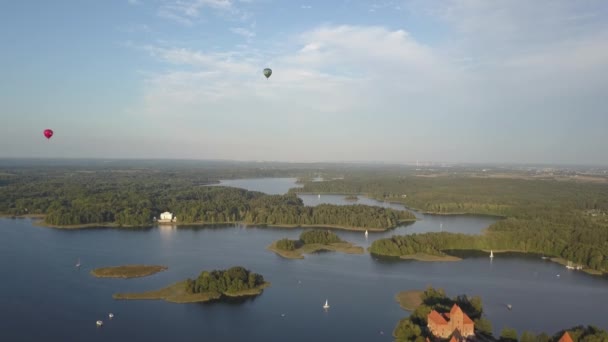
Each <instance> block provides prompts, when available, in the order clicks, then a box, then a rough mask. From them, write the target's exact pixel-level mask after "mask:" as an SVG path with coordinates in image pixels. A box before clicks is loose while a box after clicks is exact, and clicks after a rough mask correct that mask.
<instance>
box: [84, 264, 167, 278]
mask: <svg viewBox="0 0 608 342" xmlns="http://www.w3.org/2000/svg"><path fill="white" fill-rule="evenodd" d="M166 269H167V267H166V266H156V265H124V266H114V267H101V268H96V269H94V270H92V271H91V274H92V275H93V276H95V277H97V278H123V279H128V278H140V277H147V276H150V275H153V274H156V273H158V272H162V271H164V270H166Z"/></svg>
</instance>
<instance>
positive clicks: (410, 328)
mask: <svg viewBox="0 0 608 342" xmlns="http://www.w3.org/2000/svg"><path fill="white" fill-rule="evenodd" d="M393 334H394V335H395V338H396V340H397V341H400V342H401V341H403V342H409V341H414V340H415V339H416V338H417V337H420V336H421V334H422V329H420V326H418V325H417V324H414V323H412V321H411V320H409V319H408V318H404V319H402V320H401V321H399V324H397V327H396V328H395V331H394V332H393Z"/></svg>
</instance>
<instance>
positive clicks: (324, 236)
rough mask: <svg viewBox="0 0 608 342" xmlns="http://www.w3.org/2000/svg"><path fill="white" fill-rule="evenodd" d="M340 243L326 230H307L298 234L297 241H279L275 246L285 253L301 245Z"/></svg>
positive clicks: (338, 239) (337, 238)
mask: <svg viewBox="0 0 608 342" xmlns="http://www.w3.org/2000/svg"><path fill="white" fill-rule="evenodd" d="M335 242H342V240H340V237H338V235H336V234H335V233H332V232H330V231H327V230H317V229H315V230H307V231H304V232H302V234H300V238H299V239H298V240H290V239H281V240H279V241H277V243H276V246H277V248H279V249H282V250H286V251H293V250H295V249H297V248H299V247H301V246H303V245H306V244H313V243H318V244H322V245H328V244H330V243H335Z"/></svg>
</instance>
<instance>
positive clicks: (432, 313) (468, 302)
mask: <svg viewBox="0 0 608 342" xmlns="http://www.w3.org/2000/svg"><path fill="white" fill-rule="evenodd" d="M395 298H396V299H397V302H399V305H400V306H401V307H402V308H403V309H404V310H407V311H411V314H410V315H409V316H408V317H406V318H403V319H401V320H400V321H399V323H398V324H397V326H396V327H395V329H394V331H393V336H394V337H395V340H396V341H398V342H410V341H415V342H425V341H428V340H431V341H439V340H441V341H445V340H448V339H449V338H450V337H454V336H463V337H466V338H469V339H472V340H475V341H486V342H517V341H520V342H539V341H543V342H558V341H566V340H569V341H571V340H574V341H606V340H608V332H607V331H605V330H601V329H598V328H597V327H594V326H587V327H585V326H576V327H572V328H569V329H565V330H561V331H559V332H557V333H555V334H554V335H553V336H549V335H548V334H546V333H540V334H535V333H532V332H529V331H524V332H522V333H521V335H519V336H518V333H517V331H516V330H515V329H512V328H509V327H504V328H503V329H502V330H501V333H500V336H499V337H496V336H494V335H493V328H492V323H491V322H490V320H489V319H488V318H487V317H486V315H485V314H484V312H483V305H482V302H481V298H480V297H479V296H473V297H469V296H467V295H464V294H461V295H458V296H456V297H452V298H450V297H449V296H447V295H446V293H445V291H444V290H443V289H435V288H433V287H432V286H429V287H428V288H427V289H426V290H424V291H419V290H409V291H402V292H399V293H398V294H397V295H396V297H395ZM507 309H508V308H507V306H506V305H505V310H507ZM454 318H456V319H454ZM565 335H568V337H570V338H571V339H567V338H565V339H563V340H562V339H561V338H564V336H565ZM455 340H458V339H455Z"/></svg>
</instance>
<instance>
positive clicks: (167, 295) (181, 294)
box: [112, 280, 270, 304]
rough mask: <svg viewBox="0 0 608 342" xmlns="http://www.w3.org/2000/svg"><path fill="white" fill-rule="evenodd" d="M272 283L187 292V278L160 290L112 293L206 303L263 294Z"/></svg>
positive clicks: (117, 297)
mask: <svg viewBox="0 0 608 342" xmlns="http://www.w3.org/2000/svg"><path fill="white" fill-rule="evenodd" d="M269 286H270V283H269V282H265V283H264V284H262V285H260V286H258V287H256V288H255V289H250V290H245V291H239V292H236V293H230V292H226V293H219V292H204V293H193V294H192V293H187V292H186V280H182V281H178V282H176V283H173V284H171V285H169V286H166V287H163V288H162V289H159V290H151V291H144V292H132V293H116V294H113V295H112V298H114V299H115V300H164V301H166V302H169V303H176V304H187V303H204V302H209V301H214V300H221V299H222V298H247V297H255V296H258V295H261V294H262V292H264V289H265V288H267V287H269Z"/></svg>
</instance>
